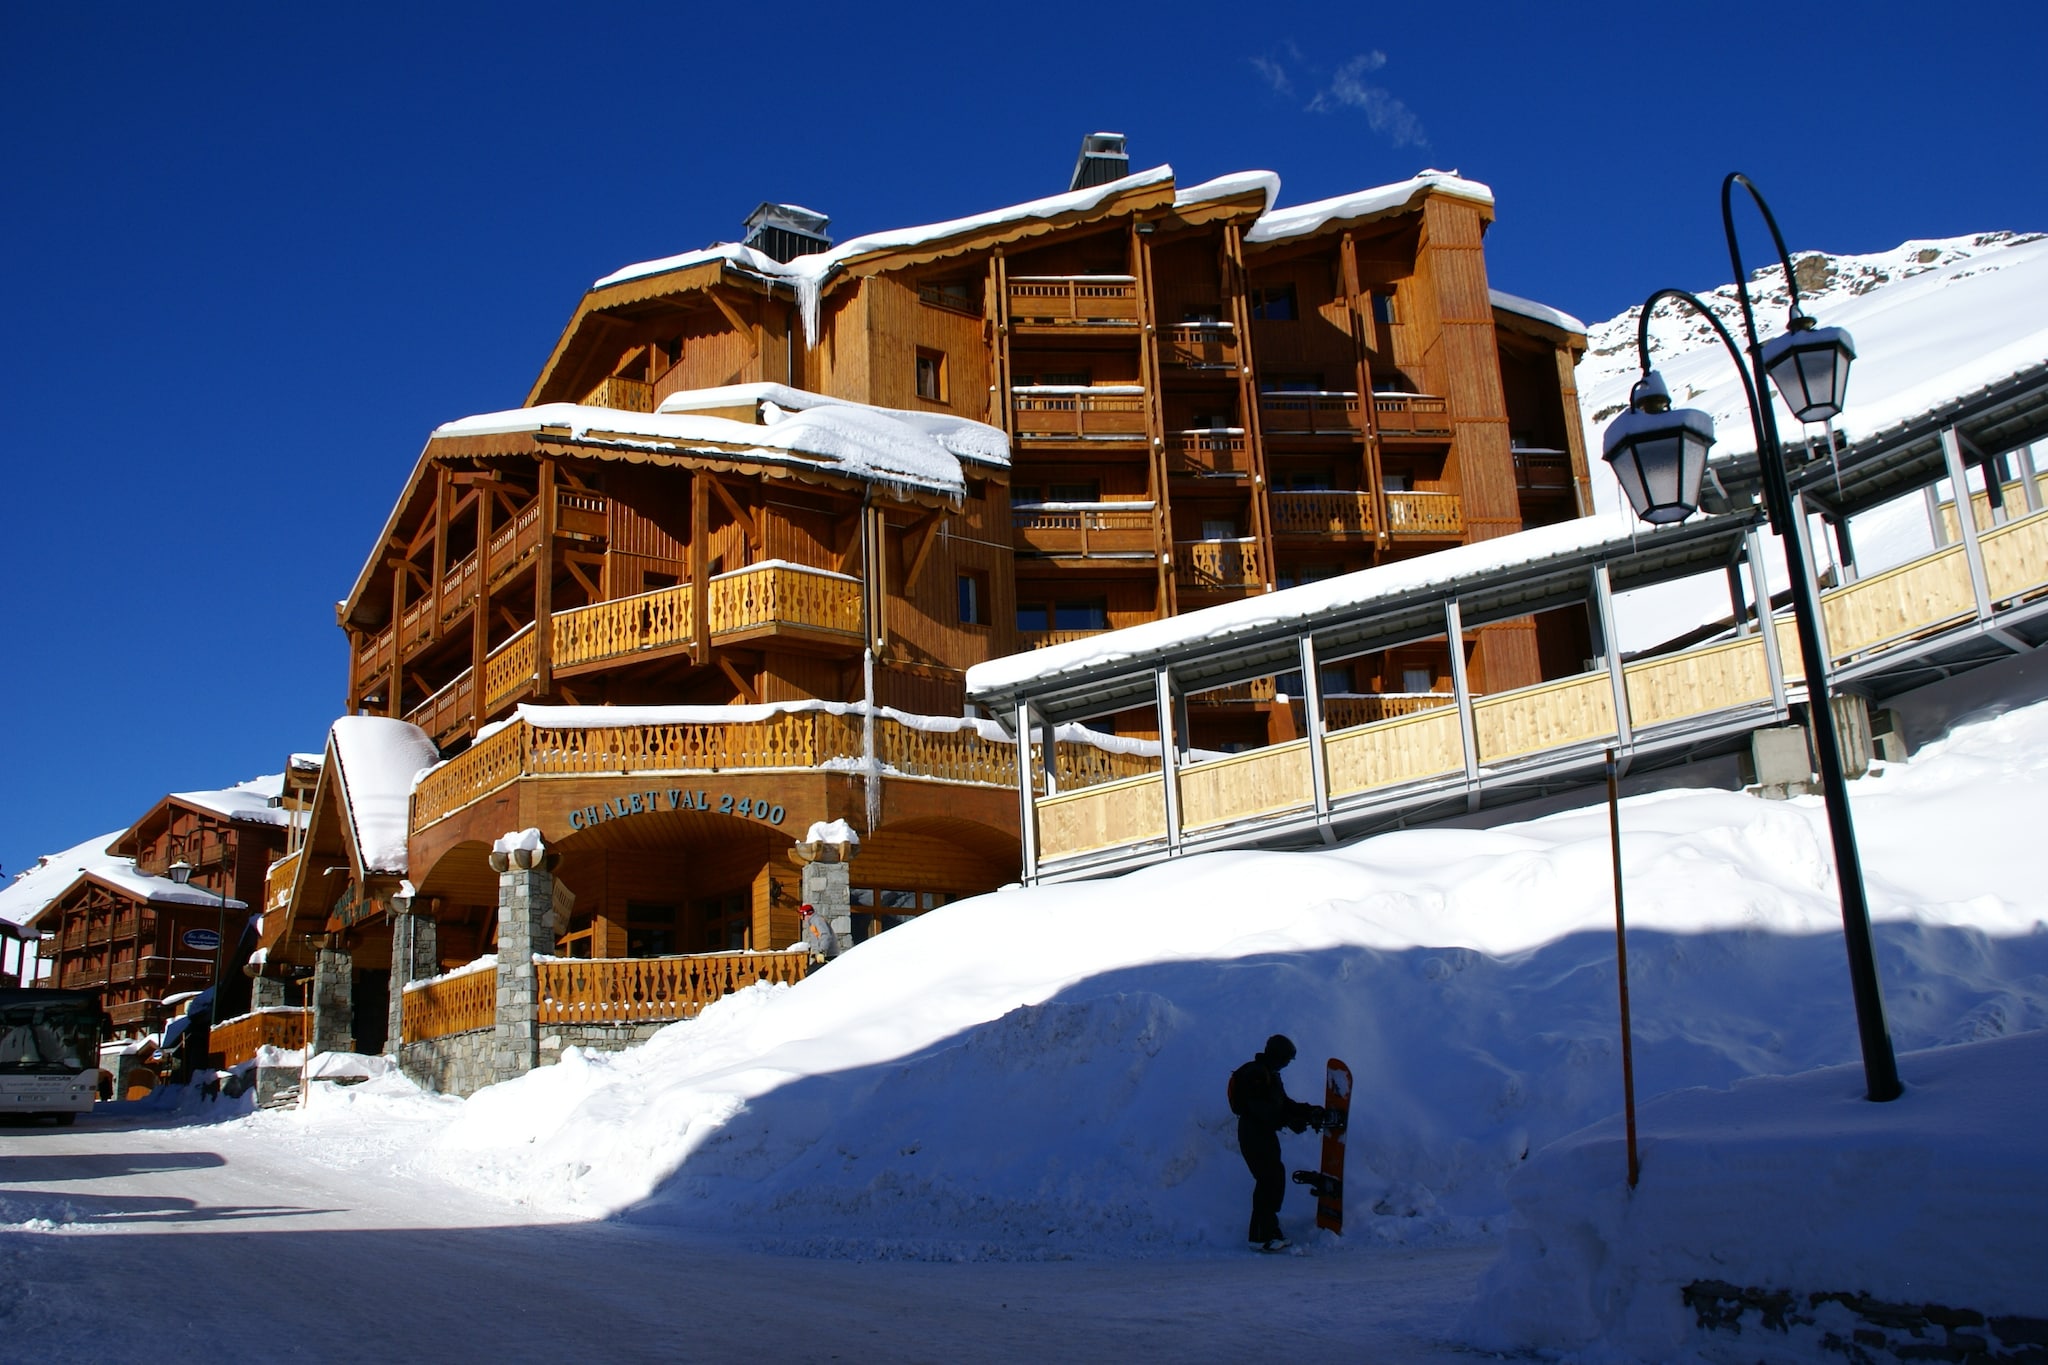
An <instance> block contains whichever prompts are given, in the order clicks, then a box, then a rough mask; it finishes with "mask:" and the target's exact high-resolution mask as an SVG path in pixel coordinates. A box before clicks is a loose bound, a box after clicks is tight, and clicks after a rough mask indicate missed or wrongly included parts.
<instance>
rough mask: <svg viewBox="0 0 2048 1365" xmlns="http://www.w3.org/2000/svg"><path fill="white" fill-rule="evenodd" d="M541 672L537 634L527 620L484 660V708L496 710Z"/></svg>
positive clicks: (525, 688)
mask: <svg viewBox="0 0 2048 1365" xmlns="http://www.w3.org/2000/svg"><path fill="white" fill-rule="evenodd" d="M539 672H540V637H539V636H538V634H536V633H535V631H534V629H533V622H531V621H529V622H527V623H526V624H525V625H523V626H521V627H520V628H519V629H518V630H516V631H514V632H513V633H512V636H511V638H510V639H508V640H506V641H505V642H504V643H503V644H501V645H499V646H498V647H497V648H496V649H494V650H492V651H491V653H490V657H489V658H487V659H485V660H484V710H485V711H486V712H491V711H496V710H497V709H498V708H499V707H501V706H503V705H504V704H505V703H506V702H509V701H511V700H512V699H513V698H514V697H517V696H520V695H522V694H523V693H524V692H526V690H527V689H528V688H530V687H531V686H532V685H533V680H534V679H535V677H537V676H538V675H539Z"/></svg>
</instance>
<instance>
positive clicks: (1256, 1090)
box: [1230, 1033, 1322, 1251]
mask: <svg viewBox="0 0 2048 1365" xmlns="http://www.w3.org/2000/svg"><path fill="white" fill-rule="evenodd" d="M1293 1060H1294V1042H1293V1040H1292V1039H1290V1038H1288V1037H1287V1036H1286V1035H1285V1034H1282V1033H1276V1034H1274V1035H1273V1036H1272V1037H1271V1038H1268V1039H1267V1040H1266V1049H1265V1051H1263V1052H1261V1053H1259V1055H1258V1056H1256V1057H1254V1058H1252V1059H1251V1060H1250V1061H1248V1062H1246V1063H1245V1064H1244V1065H1243V1066H1241V1067H1239V1068H1238V1069H1237V1070H1235V1071H1233V1072H1231V1073H1230V1110H1231V1112H1232V1113H1234V1114H1236V1115H1237V1150H1238V1151H1240V1152H1242V1153H1244V1164H1245V1165H1246V1166H1248V1167H1250V1168H1251V1173H1252V1222H1251V1229H1250V1231H1249V1232H1247V1233H1246V1236H1247V1237H1248V1238H1249V1239H1250V1240H1251V1241H1253V1242H1256V1243H1258V1244H1259V1247H1260V1249H1261V1250H1264V1251H1279V1250H1281V1249H1282V1248H1284V1247H1285V1246H1286V1245H1287V1236H1286V1234H1285V1233H1283V1232H1281V1231H1280V1200H1281V1197H1282V1196H1283V1195H1285V1194H1286V1193H1287V1168H1286V1167H1285V1166H1284V1165H1283V1164H1281V1161H1280V1130H1281V1129H1282V1128H1287V1129H1291V1130H1292V1131H1294V1132H1297V1133H1302V1132H1306V1131H1308V1129H1309V1128H1311V1127H1318V1126H1320V1125H1321V1122H1322V1118H1321V1113H1320V1110H1319V1109H1318V1107H1317V1106H1315V1105H1312V1104H1303V1103H1302V1102H1301V1101H1299V1100H1291V1099H1289V1098H1287V1087H1286V1086H1284V1085H1282V1084H1281V1083H1280V1072H1281V1070H1282V1069H1283V1068H1285V1067H1286V1065H1287V1064H1288V1063H1289V1062H1291V1061H1293Z"/></svg>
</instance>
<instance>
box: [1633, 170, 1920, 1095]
mask: <svg viewBox="0 0 2048 1365" xmlns="http://www.w3.org/2000/svg"><path fill="white" fill-rule="evenodd" d="M1738 184H1739V185H1741V186H1742V187H1743V188H1744V189H1745V190H1747V191H1749V196H1750V198H1751V199H1753V200H1754V201H1755V202H1756V206H1757V208H1758V210H1759V211H1761V212H1762V214H1763V218H1764V222H1765V223H1766V224H1768V225H1769V227H1770V229H1771V240H1772V242H1773V243H1774V244H1775V245H1776V246H1777V248H1778V260H1779V263H1780V264H1781V265H1783V266H1784V268H1785V288H1786V291H1787V293H1788V294H1789V295H1790V300H1791V314H1790V317H1789V318H1788V319H1787V323H1786V328H1785V332H1784V334H1783V335H1782V336H1778V337H1774V338H1772V340H1771V341H1770V342H1769V343H1768V344H1762V343H1759V342H1758V340H1757V333H1756V313H1755V310H1754V309H1753V308H1752V307H1751V304H1750V298H1749V283H1748V281H1749V274H1748V272H1747V271H1746V270H1744V269H1743V265H1742V252H1741V249H1740V247H1739V246H1738V245H1737V243H1736V238H1735V215H1734V200H1733V195H1734V190H1735V187H1736V186H1737V185H1738ZM1721 226H1722V229H1723V230H1724V232H1725V233H1726V235H1727V238H1728V261H1729V264H1730V265H1731V266H1732V267H1733V268H1734V271H1735V289H1736V293H1737V295H1738V296H1739V297H1740V299H1741V302H1742V325H1743V329H1744V331H1745V333H1746V336H1747V340H1748V342H1749V345H1748V363H1747V364H1746V365H1745V364H1744V360H1743V351H1742V348H1740V347H1738V346H1737V345H1736V344H1735V339H1734V338H1733V337H1732V336H1730V335H1729V334H1728V329H1727V328H1726V327H1724V326H1722V325H1721V320H1720V319H1719V318H1717V317H1715V316H1714V314H1713V312H1712V311H1711V310H1710V309H1708V308H1707V306H1706V305H1705V304H1703V303H1701V302H1700V301H1699V299H1697V298H1695V297H1694V296H1693V295H1691V294H1688V293H1686V292H1685V291H1684V290H1682V289H1660V290H1658V291H1657V292H1656V293H1654V294H1652V295H1650V297H1649V298H1648V299H1646V300H1645V301H1644V303H1643V311H1642V316H1641V318H1640V319H1639V321H1638V323H1637V328H1636V356H1637V360H1638V361H1639V362H1640V364H1641V366H1642V371H1643V374H1642V378H1641V379H1639V380H1637V381H1636V384H1635V387H1634V388H1633V389H1632V390H1631V391H1630V393H1629V406H1628V411H1626V412H1624V413H1623V414H1621V415H1620V416H1619V417H1617V418H1615V419H1614V422H1613V424H1612V425H1610V426H1609V427H1608V428H1607V433H1606V438H1605V441H1604V442H1603V444H1604V456H1605V458H1606V460H1607V462H1608V464H1609V465H1610V466H1611V467H1612V468H1613V470H1614V473H1615V477H1616V478H1617V479H1618V480H1619V481H1620V483H1621V487H1622V491H1623V492H1624V493H1626V494H1627V495H1628V499H1629V503H1630V505H1631V506H1632V507H1633V508H1634V510H1635V513H1636V515H1637V516H1639V517H1641V518H1642V519H1643V520H1645V521H1648V522H1651V523H1653V524H1662V523H1665V522H1674V521H1683V520H1684V519H1685V518H1686V517H1688V516H1690V515H1692V513H1693V511H1694V510H1695V509H1697V507H1698V506H1699V487H1700V480H1701V477H1702V476H1703V474H1704V473H1705V470H1706V460H1707V448H1708V447H1709V446H1711V445H1712V444H1713V443H1714V421H1713V418H1712V417H1710V416H1708V415H1707V414H1706V413H1704V412H1700V411H1698V410H1696V409H1679V410H1675V411H1674V410H1673V409H1672V407H1671V393H1670V390H1669V389H1668V388H1667V387H1666V386H1665V384H1664V381H1663V379H1662V378H1661V377H1660V376H1659V375H1658V374H1657V372H1656V371H1655V370H1653V369H1651V368H1650V313H1651V310H1652V309H1654V308H1655V307H1656V306H1657V305H1658V304H1659V303H1660V302H1662V301H1663V300H1665V299H1675V300H1678V301H1680V302H1682V303H1684V304H1686V305H1687V306H1689V307H1690V308H1691V309H1692V310H1693V311H1694V312H1696V313H1698V314H1699V315H1700V316H1701V317H1703V318H1705V319H1706V320H1707V322H1708V323H1709V324H1711V325H1712V327H1713V329H1714V334H1715V335H1716V336H1718V337H1719V338H1720V339H1721V344H1722V345H1724V346H1726V347H1727V348H1728V354H1729V356H1730V357H1731V358H1732V359H1733V360H1734V361H1735V369H1736V373H1737V374H1739V375H1740V376H1741V378H1742V396H1743V399H1744V401H1745V402H1747V403H1748V405H1749V420H1750V426H1751V428H1752V432H1753V434H1754V435H1755V437H1756V450H1757V463H1758V466H1759V469H1760V472H1761V475H1762V482H1763V493H1764V507H1765V510H1766V511H1767V512H1768V514H1769V516H1770V523H1771V529H1772V530H1773V531H1774V532H1776V533H1777V536H1778V538H1779V540H1780V541H1781V542H1783V544H1784V548H1785V563H1786V566H1787V569H1788V571H1789V573H1790V575H1791V579H1792V585H1791V586H1792V615H1793V619H1794V622H1795V623H1796V625H1797V627H1798V631H1799V654H1800V658H1801V660H1802V661H1803V662H1804V664H1805V668H1806V697H1807V705H1806V710H1807V715H1808V717H1809V723H1810V724H1811V725H1812V727H1813V740H1814V747H1815V748H1816V749H1817V750H1819V761H1820V782H1821V798H1822V801H1823V803H1824V804H1825V806H1826V808H1827V817H1828V833H1829V836H1830V838H1831V839H1832V841H1833V844H1834V854H1835V879H1836V882H1837V883H1838V885H1839V889H1840V893H1841V900H1842V932H1843V938H1844V940H1845V942H1846V944H1847V947H1848V952H1849V984H1850V989H1851V993H1852V994H1853V996H1854V998H1855V1002H1856V1031H1857V1037H1858V1040H1859V1041H1860V1043H1861V1044H1862V1049H1863V1080H1864V1087H1865V1090H1866V1093H1867V1094H1868V1096H1869V1098H1870V1099H1872V1100H1876V1101H1884V1100H1892V1099H1896V1098H1898V1096H1899V1095H1900V1093H1901V1092H1902V1090H1903V1087H1902V1086H1901V1085H1900V1083H1899V1069H1898V1062H1897V1060H1896V1059H1895V1058H1894V1056H1893V1055H1892V1040H1891V1033H1890V1030H1889V1029H1888V1028H1887V1026H1886V1024H1885V1016H1884V994H1883V992H1882V990H1881V989H1880V988H1879V984H1878V977H1877V956H1876V952H1875V949H1874V948H1873V946H1872V942H1871V933H1870V907H1869V904H1868V903H1867V902H1866V900H1865V899H1864V891H1863V863H1862V859H1861V858H1860V857H1859V856H1858V854H1857V851H1856V830H1855V826H1854V824H1853V823H1852V822H1851V820H1850V816H1849V791H1848V785H1847V783H1846V782H1845V781H1844V780H1843V777H1842V756H1841V751H1840V750H1839V749H1838V748H1837V747H1836V743H1837V741H1836V734H1835V714H1834V708H1833V707H1832V706H1831V705H1830V704H1829V696H1828V681H1827V679H1828V659H1827V652H1826V650H1825V648H1824V647H1823V646H1822V644H1821V635H1820V622H1821V616H1820V598H1819V595H1818V593H1817V591H1816V589H1815V587H1814V581H1813V574H1812V565H1811V563H1810V562H1809V560H1808V557H1807V552H1806V544H1805V539H1804V537H1802V536H1801V535H1800V534H1799V531H1800V528H1799V526H1798V525H1797V524H1796V521H1795V510H1794V507H1793V502H1792V490H1791V485H1790V483H1789V482H1788V481H1787V479H1786V475H1785V453H1784V449H1783V448H1782V446H1780V444H1779V441H1778V423H1777V417H1776V414H1775V413H1773V411H1772V409H1771V404H1770V401H1769V397H1768V392H1769V391H1768V390H1767V389H1765V387H1764V377H1765V376H1766V375H1768V376H1769V377H1770V379H1771V382H1772V383H1773V384H1775V385H1776V386H1777V388H1778V392H1779V394H1780V395H1781V396H1782V397H1783V398H1784V400H1785V403H1786V406H1788V407H1789V408H1791V409H1792V413H1793V415H1794V416H1796V417H1797V418H1798V419H1799V420H1800V421H1801V422H1824V421H1829V420H1831V419H1833V417H1834V416H1835V415H1836V414H1837V413H1839V412H1840V411H1841V410H1842V401H1843V394H1844V391H1845V390H1846V388H1847V386H1848V382H1849V362H1850V361H1851V360H1853V359H1855V356H1856V349H1855V345H1854V343H1853V342H1852V341H1851V340H1850V338H1849V334H1848V333H1847V332H1844V331H1843V330H1842V329H1840V328H1839V327H1816V326H1815V325H1814V322H1813V319H1812V318H1809V317H1807V316H1806V315H1805V313H1803V312H1802V311H1801V310H1800V307H1799V282H1798V280H1797V279H1796V278H1795V277H1794V276H1793V273H1792V258H1791V255H1790V253H1789V252H1787V251H1786V250H1785V238H1784V236H1783V235H1782V234H1781V233H1780V232H1779V231H1778V222H1777V219H1775V218H1774V217H1772V216H1771V209H1770V205H1768V204H1766V203H1765V202H1764V197H1763V195H1762V194H1761V193H1759V192H1758V190H1757V188H1756V186H1755V185H1753V184H1751V183H1750V180H1749V177H1748V176H1745V175H1742V174H1740V173H1739V172H1738V173H1734V174H1731V175H1729V176H1728V177H1727V179H1725V180H1723V181H1722V182H1721ZM1768 607H1769V604H1768V603H1758V608H1759V611H1760V612H1761V614H1762V615H1763V617H1764V618H1765V622H1766V625H1765V629H1770V626H1769V624H1768V621H1769V617H1770V612H1769V610H1768Z"/></svg>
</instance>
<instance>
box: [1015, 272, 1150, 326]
mask: <svg viewBox="0 0 2048 1365" xmlns="http://www.w3.org/2000/svg"><path fill="white" fill-rule="evenodd" d="M1010 325H1011V326H1013V327H1026V328H1028V327H1060V328H1072V327H1110V328H1133V329H1134V328H1136V327H1137V325H1138V282H1137V280H1136V279H1134V278H1132V277H1131V276H1129V275H1012V276H1011V277H1010Z"/></svg>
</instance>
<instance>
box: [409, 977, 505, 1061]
mask: <svg viewBox="0 0 2048 1365" xmlns="http://www.w3.org/2000/svg"><path fill="white" fill-rule="evenodd" d="M400 1021H401V1022H400V1024H399V1035H400V1037H401V1039H402V1040H403V1041H404V1042H408V1043H420V1042H425V1041H426V1040H428V1039H430V1038H446V1037H447V1036H448V1035H450V1034H452V1033H468V1032H470V1031H471V1030H473V1029H481V1028H490V1027H491V1026H492V1025H494V1024H496V1023H497V1022H498V973H497V970H496V969H495V968H482V969H479V970H477V971H473V972H464V973H463V974H462V975H460V976H449V977H444V978H442V979H441V980H438V981H427V982H422V983H420V984H419V985H416V986H407V987H406V988H405V1005H404V1009H403V1012H402V1014H401V1015H400Z"/></svg>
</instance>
